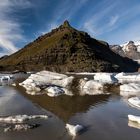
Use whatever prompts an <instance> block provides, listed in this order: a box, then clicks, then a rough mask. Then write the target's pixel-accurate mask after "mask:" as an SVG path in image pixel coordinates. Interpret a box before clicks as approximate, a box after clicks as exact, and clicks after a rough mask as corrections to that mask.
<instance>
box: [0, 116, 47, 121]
mask: <svg viewBox="0 0 140 140" xmlns="http://www.w3.org/2000/svg"><path fill="white" fill-rule="evenodd" d="M47 118H48V116H47V115H16V116H8V117H0V122H2V123H23V122H26V121H29V120H32V119H47Z"/></svg>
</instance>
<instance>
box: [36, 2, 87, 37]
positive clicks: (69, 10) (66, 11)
mask: <svg viewBox="0 0 140 140" xmlns="http://www.w3.org/2000/svg"><path fill="white" fill-rule="evenodd" d="M62 1H63V0H62ZM62 1H61V0H60V3H58V5H57V6H56V8H55V9H53V13H51V14H52V18H51V19H50V21H47V23H46V28H45V29H44V28H43V31H42V30H41V31H39V32H38V35H39V34H42V33H43V34H44V33H46V32H48V31H50V30H52V29H53V28H56V27H57V26H58V25H59V24H62V22H63V21H64V20H71V18H72V17H73V16H74V15H76V13H77V12H78V10H79V9H80V8H81V7H82V6H84V5H85V4H86V3H87V2H88V1H89V0H75V1H71V0H65V1H63V2H62ZM56 15H57V16H56Z"/></svg>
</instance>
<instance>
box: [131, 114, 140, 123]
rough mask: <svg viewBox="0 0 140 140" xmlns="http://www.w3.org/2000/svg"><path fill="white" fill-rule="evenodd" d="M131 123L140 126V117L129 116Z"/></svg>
mask: <svg viewBox="0 0 140 140" xmlns="http://www.w3.org/2000/svg"><path fill="white" fill-rule="evenodd" d="M128 119H129V121H132V122H136V123H138V124H140V116H134V115H128Z"/></svg>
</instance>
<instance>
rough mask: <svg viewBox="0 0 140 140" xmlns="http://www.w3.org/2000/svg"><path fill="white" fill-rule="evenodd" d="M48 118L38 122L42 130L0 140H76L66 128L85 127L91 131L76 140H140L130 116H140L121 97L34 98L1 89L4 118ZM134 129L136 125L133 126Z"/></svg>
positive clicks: (17, 89)
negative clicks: (29, 116) (75, 125)
mask: <svg viewBox="0 0 140 140" xmlns="http://www.w3.org/2000/svg"><path fill="white" fill-rule="evenodd" d="M18 114H27V115H31V114H34V115H35V114H46V115H49V116H51V117H50V118H49V119H47V120H35V123H39V124H41V126H40V127H38V128H36V129H33V130H28V131H22V132H7V133H4V132H3V131H2V126H1V125H2V124H0V140H72V137H71V136H70V135H69V134H68V133H67V131H66V129H65V124H66V123H70V124H81V125H83V126H85V127H86V128H87V129H86V131H85V132H83V133H82V134H81V135H79V136H77V137H76V138H75V140H139V139H140V129H136V128H134V127H130V126H128V118H127V115H128V114H133V115H140V110H137V109H135V108H132V107H130V106H129V105H128V104H127V102H126V100H125V99H124V98H122V97H120V96H119V95H117V94H112V95H98V96H77V95H76V96H73V97H69V96H59V97H55V98H51V97H48V96H47V95H41V96H39V95H38V96H31V95H27V94H26V93H25V90H24V89H23V88H20V87H11V86H0V116H7V115H18ZM129 125H134V124H129Z"/></svg>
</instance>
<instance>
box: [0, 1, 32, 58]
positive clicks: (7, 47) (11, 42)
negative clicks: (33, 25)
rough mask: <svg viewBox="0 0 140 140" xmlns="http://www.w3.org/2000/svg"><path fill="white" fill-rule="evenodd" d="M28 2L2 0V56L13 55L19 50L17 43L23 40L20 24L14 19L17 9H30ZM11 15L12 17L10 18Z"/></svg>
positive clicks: (0, 7)
mask: <svg viewBox="0 0 140 140" xmlns="http://www.w3.org/2000/svg"><path fill="white" fill-rule="evenodd" d="M30 6H31V3H30V2H29V1H28V0H1V2H0V48H1V50H2V51H1V52H0V56H2V55H4V54H11V53H14V52H15V51H17V50H18V48H17V47H16V46H15V44H16V43H17V41H19V40H23V39H24V36H23V35H22V30H21V25H20V23H19V22H18V21H17V20H16V19H14V18H12V14H14V12H15V10H16V9H23V8H28V7H30ZM10 15H11V16H10Z"/></svg>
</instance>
